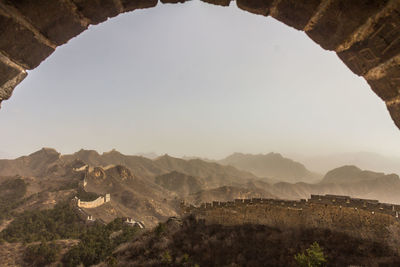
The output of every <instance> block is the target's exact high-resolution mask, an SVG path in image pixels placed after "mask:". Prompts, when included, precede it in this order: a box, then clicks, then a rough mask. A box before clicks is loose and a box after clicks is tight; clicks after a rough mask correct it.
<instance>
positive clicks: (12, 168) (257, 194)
mask: <svg viewBox="0 0 400 267" xmlns="http://www.w3.org/2000/svg"><path fill="white" fill-rule="evenodd" d="M229 158H230V161H231V163H232V164H230V165H224V164H227V161H228V160H227V161H226V162H225V163H224V164H220V163H217V162H211V161H204V160H201V159H187V160H184V159H180V158H175V157H171V156H169V155H164V156H160V157H158V158H155V159H153V160H151V159H148V158H144V157H141V156H130V155H123V154H121V153H119V152H118V151H115V150H113V151H110V152H106V153H103V154H99V153H97V152H96V151H93V150H80V151H78V152H76V153H74V154H70V155H61V154H60V153H58V152H57V151H56V150H54V149H51V148H43V149H41V150H39V151H37V152H34V153H32V154H30V155H28V156H23V157H19V158H17V159H14V160H0V211H1V212H0V215H1V216H0V221H1V224H0V229H1V232H0V234H2V235H3V236H4V237H3V238H5V240H9V241H12V242H17V243H13V244H14V245H7V246H3V248H7V249H6V250H2V251H0V255H9V254H10V253H12V252H10V251H14V250H15V251H17V252H18V253H17V252H16V253H17V254H18V255H21V253H22V254H23V253H25V252H24V251H25V250H26V249H27V245H23V244H22V245H21V244H20V243H18V242H20V241H21V240H23V236H20V235H21V233H20V232H21V231H22V232H24V231H25V232H27V233H31V234H29V235H28V236H29V238H28V237H25V238H28V239H26V240H27V241H25V242H28V243H29V242H32V241H35V242H37V241H40V240H38V236H41V234H39V233H34V231H36V230H38V229H39V228H37V227H39V226H40V227H43V225H47V224H48V223H49V222H43V223H40V222H35V220H36V219H33V218H43V220H44V219H45V218H46V217H47V215H45V214H47V213H48V212H50V211H52V209H53V208H57V205H58V204H62V203H72V202H71V199H72V198H73V197H74V196H78V197H79V198H82V199H83V200H84V201H89V200H94V199H95V198H97V197H98V196H100V195H104V194H110V195H111V201H110V202H107V203H104V204H103V205H101V206H99V207H96V208H82V209H83V210H84V211H86V212H87V214H90V215H92V216H93V217H94V218H95V219H101V221H102V222H103V223H105V224H107V226H101V227H103V228H104V227H106V228H105V229H108V228H109V227H111V228H110V229H108V230H107V231H109V233H112V231H113V230H112V229H114V228H115V226H112V225H115V222H114V220H115V219H116V218H121V217H130V218H133V219H134V220H137V221H142V222H144V224H145V226H146V227H147V228H148V229H152V228H153V227H154V226H157V225H158V223H159V222H164V221H166V220H168V218H169V217H171V216H179V213H180V203H181V201H182V200H183V201H185V202H186V203H187V204H193V205H200V204H201V203H204V202H212V201H223V202H226V201H232V200H234V199H237V198H280V199H301V198H309V197H310V194H336V195H350V196H352V197H360V198H367V199H378V200H380V201H381V202H389V203H400V195H399V194H398V192H399V191H400V179H399V176H398V175H397V174H384V173H381V172H373V171H367V170H361V169H360V168H358V167H356V166H342V167H339V168H336V169H333V170H331V171H329V172H327V174H326V175H325V176H323V177H321V179H320V180H319V181H315V180H313V181H314V182H313V183H306V182H296V183H289V182H286V181H287V180H293V181H297V180H298V179H300V180H301V179H303V178H304V179H314V178H315V176H314V174H313V173H312V172H310V171H308V170H307V168H306V167H305V166H303V165H302V164H300V163H297V162H294V161H292V160H290V159H285V158H283V157H282V156H280V155H279V154H268V155H261V156H260V155H256V156H250V155H243V154H235V156H231V157H228V159H229ZM233 158H234V159H235V160H232V159H233ZM241 160H243V162H241ZM253 161H254V162H253ZM268 161H270V163H265V164H266V165H265V166H263V165H262V163H263V162H268ZM279 162H280V163H279ZM231 165H235V166H236V167H235V166H231ZM246 166H247V167H246ZM249 166H252V167H251V168H250V167H249ZM268 166H270V167H269V168H270V169H271V171H270V172H269V173H270V174H274V175H275V176H271V177H266V176H265V174H266V173H268ZM285 166H287V167H285ZM239 167H240V168H241V169H239ZM285 168H287V170H285ZM252 171H253V172H252ZM297 171H298V173H299V175H294V176H293V177H292V176H290V175H291V173H296V172H297ZM260 173H261V174H262V175H260ZM257 174H258V175H259V176H258V175H257ZM277 177H286V178H279V179H281V180H278V178H277ZM287 177H292V178H290V179H288V178H287ZM301 177H303V178H301ZM305 177H306V178H305ZM313 177H314V178H313ZM84 180H85V186H83V181H84ZM85 198H88V199H87V200H85ZM62 205H64V206H61V207H63V208H61V211H60V212H61V214H62V212H66V213H67V214H71V212H73V211H72V210H68V208H66V206H65V204H62ZM72 205H76V204H72ZM57 209H60V207H58V208H57ZM41 210H43V212H44V213H43V214H42V215H40V214H41V213H40V214H36V213H37V212H40V211H41ZM60 212H59V211H57V210H55V211H54V212H50V213H49V214H52V215H51V216H53V217H52V218H53V219H52V220H55V221H57V220H64V219H63V218H64V217H63V216H61V215H57V214H60ZM35 214H36V215H35ZM38 216H39V217H38ZM60 216H61V217H60ZM74 216H75V215H74ZM67 217H68V216H67ZM74 220H77V221H75V222H74V225H76V227H77V228H76V229H77V230H76V232H73V233H72V234H71V233H70V234H68V233H69V232H68V231H69V230H68V225H70V223H68V222H63V223H61V224H60V223H59V222H55V223H56V224H58V225H59V226H57V228H55V229H64V230H63V231H64V232H61V233H59V234H55V235H54V234H52V232H51V229H47V230H46V231H48V232H49V235H48V237H47V238H48V240H53V239H54V238H56V237H57V236H60V237H61V236H62V237H63V238H72V239H71V240H76V239H77V238H78V237H79V236H81V235H79V231H81V232H82V231H83V232H82V233H86V234H88V235H89V236H90V237H91V238H95V236H96V235H92V234H90V232H89V233H87V232H86V231H89V229H90V228H85V227H86V226H83V225H80V224H81V223H83V222H82V221H80V220H81V219H79V218H78V217H76V219H74ZM27 222H28V223H31V222H32V223H34V225H33V226H32V227H33V228H31V230H29V229H30V228H26V229H25V228H21V227H22V225H26V223H27ZM35 223H36V224H35ZM50 224H52V223H50ZM190 224H191V225H192V226H190V227H194V226H193V225H198V222H196V223H194V222H190ZM35 225H36V226H35ZM60 225H63V226H62V227H61V226H60ZM108 225H111V226H108ZM183 225H184V224H183ZM24 227H25V226H24ZM60 227H61V228H60ZM118 227H120V226H118ZM157 227H159V226H157ZM163 227H164V226H163ZM165 227H167V228H168V227H169V226H165ZM174 227H175V226H174ZM179 227H180V228H179V229H178V228H176V229H175V228H174V229H175V230H174V231H178V232H174V233H177V235H178V236H179V235H181V234H183V235H185V234H184V232H185V231H187V230H188V229H189V228H185V227H184V226H182V225H180V226H179ZM182 227H183V228H182ZM195 227H200V228H199V229H202V230H201V231H203V230H204V231H205V232H206V233H207V235H209V238H211V239H212V240H214V239H215V238H217V237H216V236H215V235H214V234H213V232H212V231H214V230H210V229H214V228H212V227H211V228H210V227H209V226H200V225H198V226H195ZM204 227H205V228H204ZM103 228H99V229H98V230H96V231H100V232H101V231H105V230H102V229H103ZM239 228H240V227H239ZM256 228H257V227H256ZM23 229H25V230H23ZM79 229H80V230H79ZM85 229H86V230H85ZM96 229H97V228H96ZM119 229H121V228H119ZM257 229H258V228H257ZM265 229H266V228H265ZM265 229H264V230H265ZM236 230H238V229H236ZM236 230H235V231H236ZM264 230H263V231H264ZM32 231H33V232H32ZM74 231H75V230H74ZM124 231H125V230H124ZM168 231H169V230H168ZM208 231H211V232H208ZM221 231H223V232H224V233H226V234H227V235H228V236H234V233H233V232H232V231H233V230H232V229H230V228H229V229H228V228H226V229H225V228H223V229H221ZM246 231H247V230H246ZM251 231H253V230H251ZM257 231H258V230H257ZM266 231H267V232H268V235H271V234H272V232H270V231H276V230H271V229H268V230H266ZM290 233H291V234H289V235H297V234H299V233H296V234H295V233H294V232H293V233H292V232H290ZM259 234H260V235H262V234H261V233H259ZM275 234H277V235H278V236H279V235H280V234H278V232H276V233H275ZM275 234H273V235H275ZM319 234H320V235H321V236H319V237H317V236H315V239H318V240H320V242H321V243H323V244H325V245H326V244H327V243H326V242H327V241H326V240H325V239H324V238H325V236H324V233H322V232H319ZM149 235H151V234H149ZM332 235H335V236H336V233H335V234H333V233H332ZM21 238H22V239H21ZM143 238H144V237H143ZM149 238H150V239H149V240H153V239H154V238H155V237H149ZM157 238H158V237H157ZM175 238H176V237H175V236H174V235H172V236H170V235H167V236H165V238H164V241H163V243H162V244H159V245H157V246H160V247H159V249H161V248H162V249H161V250H160V251H159V253H161V256H160V255H159V256H157V257H156V258H155V261H154V263H159V264H161V263H162V261H165V260H166V259H165V257H164V256H162V255H163V253H165V251H167V252H168V253H169V255H170V257H167V258H168V259H167V260H168V261H170V260H172V261H173V262H175V263H176V262H180V263H179V264H181V266H186V265H185V264H184V263H182V262H181V261H182V257H184V258H187V257H189V258H188V259H191V261H190V260H188V259H186V260H188V262H192V263H200V264H207V262H208V263H209V262H210V261H211V260H217V261H219V260H220V259H217V258H210V259H200V258H199V257H198V255H200V254H198V253H200V252H199V251H197V249H194V248H193V249H194V250H191V251H186V252H185V251H182V250H181V248H178V247H176V248H174V250H164V248H163V246H164V245H165V242H167V243H168V242H172V241H171V240H174V242H175ZM207 238H208V237H207ZM218 238H219V237H218ZM232 238H234V239H232V240H235V241H232V242H244V241H243V240H242V239H241V238H242V237H239V236H237V237H232ZM296 238H297V237H296ZM56 240H58V239H57V238H56ZM138 240H139V241H137V242H139V243H140V244H139V243H134V244H135V245H134V247H135V250H133V252H132V253H133V254H135V253H139V252H140V251H142V252H143V251H147V250H148V249H149V248H151V247H152V246H153V245H154V244H157V242H159V241H157V240H158V239H157V240H156V241H154V242H155V243H152V244H153V245H151V244H149V243H146V242H148V241H143V240H142V241H140V240H141V239H138ZM168 240H169V241H168ZM122 241H123V240H122ZM122 241H121V240H120V241H118V244H119V243H120V242H122ZM0 242H1V236H0ZM74 242H75V243H73V244H76V242H77V241H74ZM81 242H83V241H81ZM87 242H89V243H88V244H98V243H90V242H92V241H89V240H88V241H87ZM101 242H105V243H107V244H108V243H110V242H111V243H110V244H114V243H113V241H112V240H109V239H105V240H103V241H101ZM151 242H153V241H151ZM185 242H186V241H185ZM188 242H189V241H188ZM201 242H206V241H204V240H203V241H201ZM207 242H208V241H207ZM354 242H355V243H357V242H359V244H361V243H362V244H366V243H365V242H367V241H363V240H361V241H360V240H358V241H357V240H354ZM300 243H301V242H300ZM300 243H299V244H300ZM306 243H307V242H305V243H301V244H303V245H298V247H296V248H291V249H292V250H291V253H295V252H296V251H297V250H298V249H300V247H301V248H303V247H304V246H305V244H306ZM308 243H309V242H308ZM308 243H307V244H308ZM7 244H8V243H7ZM71 244H72V243H71ZM79 244H82V243H79ZM243 244H246V243H245V242H244V243H243ZM74 246H75V245H74ZM76 246H77V245H76ZM76 246H75V247H76ZM113 246H115V244H114V245H113ZM122 246H123V245H122ZM125 246H127V247H130V246H131V245H129V244H125ZM326 246H327V247H329V245H326ZM366 246H370V245H366ZM371 246H372V245H371ZM379 246H380V245H379ZM44 247H46V246H44ZM47 247H48V246H47ZM47 247H46V248H47ZM240 249H244V248H242V247H241V248H240ZM371 249H372V248H371ZM107 251H108V252H107V253H111V250H107ZM122 251H124V248H123V247H122V248H119V249H117V252H116V254H115V256H113V257H115V260H117V261H118V262H125V261H128V258H127V255H128V254H129V253H131V252H129V253H128V254H126V253H125V252H124V253H122ZM135 251H136V252H135ZM367 251H368V249H367ZM50 252H51V250H50ZM64 252H65V251H64ZM189 252H190V253H189ZM71 253H72V252H71ZM79 253H81V252H79ZM79 253H78V254H68V255H69V256H65V257H67V259H76V258H78V259H80V260H83V259H84V261H86V262H95V261H98V260H100V259H104V257H106V254H104V255H103V256H101V257H99V258H96V260H94V259H91V258H90V257H89V256H88V257H89V258H85V257H86V256H84V255H86V254H79ZM85 253H86V252H85ZM92 253H97V252H95V250H94V251H92ZM121 253H122V254H121ZM218 253H220V252H218ZM221 253H225V252H224V251H222V250H221ZM246 253H247V252H246ZM246 253H245V254H246ZM249 253H250V252H249ZM274 253H275V252H274ZM329 253H333V252H332V251H331V252H329ZM368 253H369V252H368ZM374 253H375V252H374ZM379 253H380V254H379V255H378V254H377V255H376V257H377V258H379V257H381V256H382V257H383V258H382V262H385V259H386V260H388V259H390V260H389V261H391V260H393V259H394V258H391V257H392V256H391V255H392V254H391V252H387V253H386V252H385V253H386V254H385V253H383V252H382V253H381V252H379ZM133 254H132V255H133ZM150 254H151V253H150ZM150 254H149V255H150ZM186 254H188V255H189V256H185V255H186ZM57 255H58V261H60V257H61V256H60V254H57ZM96 255H97V254H96ZM107 255H109V254H107ZM135 255H136V254H135ZM246 255H251V253H250V254H246ZM271 255H272V254H271ZM273 255H275V254H273ZM273 255H272V256H273ZM332 255H333V256H330V257H333V258H334V257H335V255H336V254H332ZM353 256H354V255H353ZM353 256H352V257H353ZM4 257H6V256H4ZM107 257H108V256H107ZM132 257H133V256H132ZM135 257H136V256H135ZM232 257H233V256H232ZM243 257H244V258H245V259H246V257H247V256H245V255H243ZM363 257H364V256H360V257H359V258H357V259H358V260H359V261H358V262H363V261H364V258H363ZM22 259H23V256H19V257H16V258H15V260H17V261H18V262H21V261H22ZM67 259H64V260H67ZM229 259H230V260H232V261H237V262H240V260H242V259H236V258H235V259H233V258H229ZM229 259H227V260H228V261H229ZM137 260H138V261H137V263H138V264H139V263H140V264H143V265H147V264H150V263H151V262H150V263H149V262H147V261H148V260H149V258H140V257H139V258H138V259H137ZM281 260H282V262H287V263H288V264H289V265H290V264H292V260H293V258H292V257H290V259H289V258H287V259H281ZM335 260H336V259H335ZM335 260H334V261H335ZM396 260H397V258H396ZM134 262H135V261H134ZM160 262H161V263H160ZM282 262H280V261H279V263H282ZM338 262H344V261H340V260H338ZM71 264H72V263H71ZM255 264H256V263H255ZM150 265H151V264H150ZM156 265H157V264H156ZM161 265H162V264H161ZM67 266H74V265H73V264H72V265H67ZM188 266H189V265H188Z"/></svg>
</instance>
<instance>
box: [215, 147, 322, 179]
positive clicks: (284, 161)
mask: <svg viewBox="0 0 400 267" xmlns="http://www.w3.org/2000/svg"><path fill="white" fill-rule="evenodd" d="M219 163H221V164H223V165H231V166H234V167H236V168H238V169H240V170H245V171H248V172H251V173H253V174H255V175H256V176H258V177H267V178H271V179H274V180H277V181H284V182H291V183H296V182H315V181H317V180H318V179H319V178H320V175H318V174H316V173H313V172H311V171H309V170H307V168H306V167H305V166H304V165H303V164H301V163H299V162H296V161H294V160H291V159H288V158H285V157H283V156H282V155H281V154H278V153H269V154H258V155H252V154H242V153H234V154H232V155H230V156H228V157H226V158H225V159H222V160H220V161H219Z"/></svg>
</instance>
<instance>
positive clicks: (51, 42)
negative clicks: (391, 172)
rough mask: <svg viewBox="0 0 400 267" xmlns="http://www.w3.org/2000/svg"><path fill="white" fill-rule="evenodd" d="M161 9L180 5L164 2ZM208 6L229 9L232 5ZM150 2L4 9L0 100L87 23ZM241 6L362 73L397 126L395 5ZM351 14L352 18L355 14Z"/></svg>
mask: <svg viewBox="0 0 400 267" xmlns="http://www.w3.org/2000/svg"><path fill="white" fill-rule="evenodd" d="M161 2H162V3H178V2H185V1H183V0H182V1H175V0H164V1H161ZM206 2H209V3H212V4H218V5H223V6H227V5H229V4H230V1H229V0H207V1H206ZM156 5H157V0H154V1H138V0H136V1H128V0H118V1H114V0H109V1H102V2H99V1H79V0H74V1H68V2H64V1H61V0H59V1H44V2H43V1H41V2H40V4H39V3H36V2H35V1H13V2H7V3H1V6H0V7H1V9H0V15H1V21H0V22H1V24H2V28H3V29H6V30H5V31H3V33H2V36H1V41H2V42H1V44H0V49H1V51H2V53H1V56H0V59H1V67H0V74H1V75H0V78H1V79H0V84H2V85H1V87H0V88H1V89H0V99H1V100H4V99H8V98H9V97H10V96H11V93H12V91H13V89H14V87H15V86H16V85H17V84H18V83H19V82H21V80H23V79H24V77H25V76H26V71H25V70H26V69H33V68H35V67H37V66H38V65H39V64H40V62H41V61H42V60H44V59H45V58H46V57H48V56H49V55H50V54H51V53H52V52H53V51H54V49H55V48H56V47H57V46H58V45H62V44H64V43H65V42H67V41H68V40H69V39H71V38H72V37H74V36H76V35H77V34H79V33H81V32H82V31H84V30H85V29H87V27H88V26H89V25H90V24H98V23H100V22H102V21H105V20H106V19H107V18H109V17H113V16H116V15H118V14H120V13H123V12H129V11H132V10H135V9H140V8H148V7H154V6H156ZM237 5H238V7H239V8H241V9H243V10H246V11H249V12H251V13H255V14H259V15H264V16H267V15H271V16H272V17H274V18H276V19H278V20H280V21H282V22H284V23H285V24H287V25H289V26H291V27H294V28H296V29H299V30H303V31H305V32H306V34H307V35H308V36H309V37H310V38H311V39H313V40H314V41H315V42H317V43H318V44H319V45H321V47H323V48H324V49H327V50H334V51H336V52H337V53H338V56H339V57H340V58H341V59H342V60H343V62H344V63H345V64H346V65H347V66H348V67H349V68H350V69H351V70H352V71H353V72H354V73H355V74H357V75H362V76H363V77H364V78H365V79H366V80H367V81H368V82H369V84H370V85H371V87H372V89H373V90H374V92H375V93H377V95H378V96H379V97H381V98H382V99H383V100H384V101H385V102H386V104H387V106H388V109H389V112H390V114H391V116H392V118H393V120H394V121H395V123H396V125H397V126H399V124H400V115H399V109H400V104H399V100H398V99H399V96H398V86H399V67H398V66H399V56H398V54H399V49H400V46H399V42H400V38H399V30H398V28H399V27H398V25H399V21H400V15H399V5H400V4H399V3H398V1H395V0H385V1H379V2H366V1H363V0H359V1H351V2H349V1H330V0H315V1H293V0H281V1H272V0H271V1H258V0H239V1H237ZM354 12H356V13H357V14H356V15H355V14H354Z"/></svg>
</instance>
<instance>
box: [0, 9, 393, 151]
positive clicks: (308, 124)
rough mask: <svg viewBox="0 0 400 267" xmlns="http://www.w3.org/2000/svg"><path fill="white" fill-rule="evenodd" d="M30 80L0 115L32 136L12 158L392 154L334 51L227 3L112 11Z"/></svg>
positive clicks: (389, 137)
mask: <svg viewBox="0 0 400 267" xmlns="http://www.w3.org/2000/svg"><path fill="white" fill-rule="evenodd" d="M199 9H200V10H201V11H198V10H199ZM170 13H171V15H169V14H170ZM168 15H169V16H168ZM205 15H209V16H208V19H209V20H210V21H208V22H207V25H204V22H202V20H203V19H204V16H205ZM232 16H233V17H232ZM146 18H148V19H146ZM163 20H168V22H164V21H163ZM171 20H173V21H171ZM184 23H186V24H187V26H186V27H184V26H183V25H182V24H184ZM126 25H133V26H129V27H127V26H126ZM132 27H133V28H132ZM171 29H174V30H171ZM248 29H251V30H248ZM219 33H223V35H224V36H223V37H222V36H220V35H219ZM203 40H207V42H203ZM292 42H294V43H296V46H295V47H293V43H292ZM299 51H301V53H299ZM60 66H63V67H60ZM321 66H323V68H321ZM66 74H68V75H66ZM29 77H30V78H29V79H26V80H25V82H24V83H23V84H22V87H21V88H18V90H16V91H15V93H16V95H15V96H16V97H15V98H14V101H13V102H16V103H17V104H18V105H12V104H11V103H8V102H6V105H5V106H4V107H5V108H4V109H3V111H2V114H0V118H1V120H2V121H3V125H4V126H5V127H6V128H7V129H8V131H4V132H3V133H2V136H3V139H10V138H11V139H12V138H15V137H16V136H14V135H13V134H12V133H13V132H17V133H26V131H25V129H27V128H29V129H30V136H31V137H32V138H33V139H34V140H36V143H35V145H34V147H32V143H30V144H28V139H27V138H25V137H21V138H19V139H21V140H27V142H24V141H21V142H20V143H19V144H18V146H20V147H19V148H17V147H15V146H14V147H9V148H7V144H5V145H4V147H3V150H6V151H7V150H8V151H10V150H11V151H19V150H22V151H20V152H18V155H19V154H28V153H30V152H31V151H34V150H36V149H39V148H40V147H42V146H49V147H57V148H58V149H59V150H60V151H61V152H63V153H73V152H75V151H77V150H79V149H80V148H82V147H86V148H93V149H98V150H99V151H109V150H111V149H112V148H116V149H117V150H119V151H121V152H125V153H127V154H130V153H137V152H152V151H154V152H158V153H159V154H162V153H165V152H168V153H172V155H176V156H184V155H188V156H190V155H193V154H194V153H195V154H196V156H202V157H211V158H223V157H224V156H226V155H228V154H231V153H233V152H236V151H243V152H248V153H259V152H260V151H271V150H272V151H279V152H281V153H284V154H285V155H287V154H289V155H290V154H292V153H293V152H297V153H300V151H307V152H310V151H312V152H313V153H312V154H319V153H321V151H331V152H332V150H334V151H335V152H343V151H349V152H350V151H351V152H353V151H359V150H361V151H377V152H380V153H382V154H394V153H396V150H395V149H393V146H395V144H397V139H396V138H395V137H397V136H396V133H397V132H396V133H394V132H393V131H394V130H393V129H392V128H393V127H392V125H391V123H388V120H387V119H386V118H385V117H386V113H385V111H384V109H383V107H382V105H381V104H380V103H379V102H377V101H375V98H374V96H373V93H372V92H367V91H366V90H365V89H366V87H367V84H366V83H365V82H363V80H362V79H357V78H356V77H355V76H354V75H352V74H351V73H350V72H348V70H347V69H346V67H345V66H344V65H342V64H341V63H340V61H339V60H337V57H335V54H334V53H333V52H325V51H324V50H322V49H320V48H319V47H318V45H316V44H314V43H313V42H312V41H311V40H310V39H308V38H304V34H303V33H301V32H299V31H296V30H293V29H290V28H288V27H286V26H284V25H283V24H281V23H279V22H278V21H276V20H274V19H271V18H267V19H265V18H264V17H262V16H248V14H247V13H244V12H241V10H239V9H237V8H236V7H235V6H233V5H231V7H230V8H229V9H227V8H218V7H214V6H209V5H207V4H204V3H203V4H201V2H190V3H188V4H185V5H180V6H179V7H176V6H173V5H160V6H159V8H155V9H149V10H143V11H137V12H136V14H135V13H129V14H126V15H123V16H120V17H118V18H116V19H114V20H112V21H110V22H108V23H107V24H103V25H101V26H96V27H93V28H91V30H89V31H87V32H85V34H82V35H81V36H80V37H79V38H76V39H74V40H71V42H70V43H69V44H68V45H66V46H63V47H60V48H59V49H58V50H57V53H55V54H54V55H53V56H52V57H51V58H50V59H48V60H47V61H46V62H45V63H43V64H42V65H41V67H40V68H38V69H37V70H35V72H34V73H31V74H30V76H29ZM334 77H337V78H334ZM343 96H345V97H343ZM356 102H357V103H358V105H354V103H356ZM144 103H145V104H144ZM18 106H19V108H18ZM154 106H157V107H156V108H154ZM18 109H19V111H18ZM22 109H25V112H23V110H22ZM49 110H52V112H48V111H49ZM18 112H20V113H18ZM21 112H22V113H21ZM383 113H384V114H383ZM338 114H341V115H338ZM115 118H118V120H117V121H119V122H121V121H123V122H125V123H122V124H121V123H116V120H115ZM14 121H19V122H20V123H19V124H15V123H14ZM43 123H46V125H47V126H45V127H44V128H46V130H45V131H43V127H42V125H43ZM371 123H373V124H374V125H375V127H374V130H371V129H370V125H371ZM48 125H52V126H51V127H49V126H48ZM73 129H79V130H73ZM116 129H118V130H116ZM81 131H83V132H81ZM7 132H9V134H7ZM383 135H385V138H384V139H382V138H381V136H383ZM22 136H24V134H22ZM185 136H190V138H187V137H185ZM360 136H361V137H360ZM339 139H340V143H337V142H336V141H334V140H339ZM115 140H119V141H118V143H116V142H115ZM124 140H125V141H124ZM99 143H101V144H103V146H102V147H99V146H98V144H99ZM198 143H201V144H202V147H203V150H200V151H199V144H198ZM232 144H234V146H232ZM366 144H367V145H368V146H366ZM36 146H38V147H36ZM177 147H180V148H182V147H184V148H185V150H177ZM156 150H158V151H156ZM210 152H212V154H210ZM332 153H333V152H332Z"/></svg>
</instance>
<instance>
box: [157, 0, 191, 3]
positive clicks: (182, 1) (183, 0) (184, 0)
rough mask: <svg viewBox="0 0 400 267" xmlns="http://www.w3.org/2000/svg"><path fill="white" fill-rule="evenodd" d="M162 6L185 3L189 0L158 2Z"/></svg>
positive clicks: (162, 0)
mask: <svg viewBox="0 0 400 267" xmlns="http://www.w3.org/2000/svg"><path fill="white" fill-rule="evenodd" d="M160 1H161V3H163V4H177V3H185V2H186V1H189V0H160Z"/></svg>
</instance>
